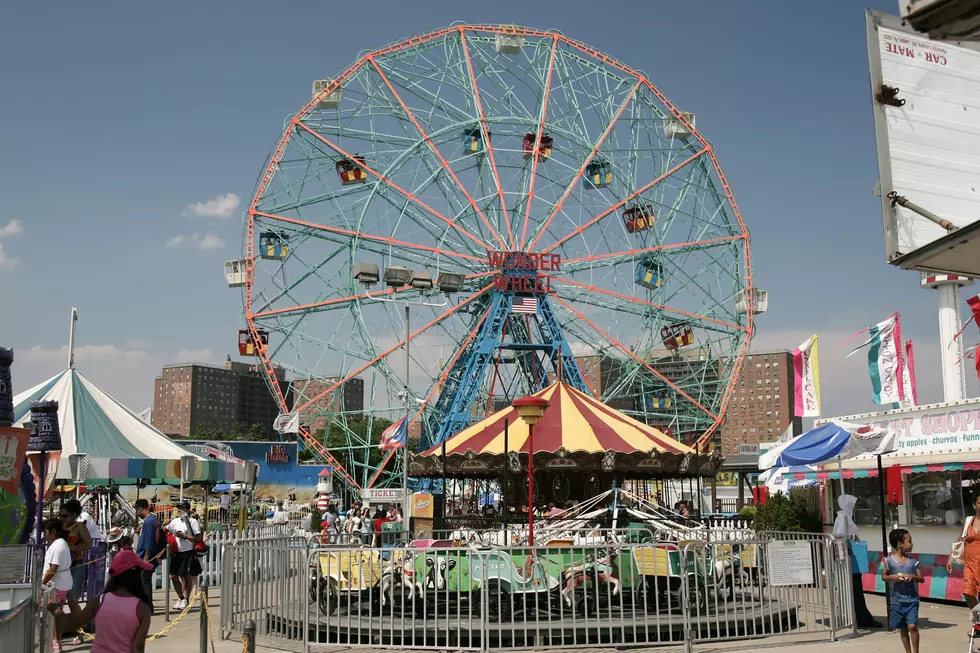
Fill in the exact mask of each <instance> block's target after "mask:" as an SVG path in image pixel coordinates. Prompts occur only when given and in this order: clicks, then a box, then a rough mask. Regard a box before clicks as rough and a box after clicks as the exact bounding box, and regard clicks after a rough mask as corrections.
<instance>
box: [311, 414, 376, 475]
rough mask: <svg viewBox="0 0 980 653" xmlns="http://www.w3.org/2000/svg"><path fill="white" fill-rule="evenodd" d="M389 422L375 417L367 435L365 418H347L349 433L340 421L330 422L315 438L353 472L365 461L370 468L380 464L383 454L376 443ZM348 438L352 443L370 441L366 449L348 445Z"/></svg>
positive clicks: (345, 467)
mask: <svg viewBox="0 0 980 653" xmlns="http://www.w3.org/2000/svg"><path fill="white" fill-rule="evenodd" d="M391 424H392V423H391V421H390V420H387V419H384V418H381V417H375V418H374V420H373V421H372V424H371V434H370V436H369V435H368V420H367V419H363V418H354V419H349V420H347V429H349V430H350V433H351V434H350V435H348V434H347V432H346V431H345V430H344V426H343V425H342V424H341V423H339V422H332V423H330V424H329V425H328V426H327V428H325V429H320V430H319V431H317V432H316V438H317V439H318V440H320V442H322V443H323V446H324V447H326V448H327V450H328V451H329V452H330V453H331V454H333V456H334V457H335V458H336V459H337V460H338V461H339V462H340V464H341V465H343V466H344V469H346V470H347V471H349V472H354V471H355V470H358V469H361V468H362V467H363V466H364V464H365V462H367V464H368V465H369V466H370V467H372V468H375V467H377V466H378V465H380V464H381V461H382V460H383V459H384V455H385V454H384V452H383V451H381V449H379V448H378V443H380V442H381V433H382V432H383V431H384V430H385V429H386V428H388V427H389V426H391ZM348 439H349V441H350V442H352V443H354V442H364V441H367V442H368V443H370V446H369V447H368V450H367V451H365V450H364V449H363V448H362V447H363V445H362V447H358V448H356V449H355V448H352V447H351V446H350V445H348ZM365 455H366V456H367V461H365Z"/></svg>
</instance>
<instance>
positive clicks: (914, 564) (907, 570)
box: [881, 528, 923, 653]
mask: <svg viewBox="0 0 980 653" xmlns="http://www.w3.org/2000/svg"><path fill="white" fill-rule="evenodd" d="M888 543H889V544H891V547H892V554H891V555H890V556H888V557H887V558H885V565H884V567H882V569H881V580H883V581H885V582H886V583H891V588H890V590H891V591H890V597H891V600H890V602H889V605H888V621H889V622H890V624H891V627H892V628H898V629H900V632H901V635H902V644H904V645H905V653H919V588H918V587H917V586H916V584H917V583H921V582H922V581H923V578H922V574H921V573H920V571H919V561H918V560H913V559H912V558H910V557H909V554H910V553H911V552H912V536H911V535H909V532H908V531H907V530H905V529H904V528H896V529H895V530H893V531H892V532H891V533H889V534H888Z"/></svg>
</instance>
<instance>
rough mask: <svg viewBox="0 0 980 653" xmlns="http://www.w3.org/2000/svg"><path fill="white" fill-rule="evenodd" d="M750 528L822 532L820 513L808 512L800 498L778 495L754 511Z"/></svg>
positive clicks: (804, 502) (757, 529)
mask: <svg viewBox="0 0 980 653" xmlns="http://www.w3.org/2000/svg"><path fill="white" fill-rule="evenodd" d="M752 527H753V528H754V529H755V530H756V531H781V532H785V531H789V532H804V533H819V532H821V531H822V530H823V525H822V524H821V523H820V513H818V512H815V511H812V510H809V509H808V508H807V505H806V501H805V500H804V499H803V497H801V496H794V497H787V496H785V495H784V494H783V493H781V492H780V493H778V494H776V495H774V496H771V497H769V500H768V501H766V503H765V504H764V505H761V506H759V507H758V508H757V509H756V515H755V520H754V521H753V522H752Z"/></svg>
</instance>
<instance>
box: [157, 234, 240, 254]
mask: <svg viewBox="0 0 980 653" xmlns="http://www.w3.org/2000/svg"><path fill="white" fill-rule="evenodd" d="M224 246H225V241H224V240H222V239H221V236H219V235H218V234H215V233H206V234H204V235H203V236H202V235H201V234H190V235H188V236H174V237H173V238H171V239H170V240H168V241H167V242H166V243H165V244H164V247H165V248H167V249H176V248H178V247H196V248H197V249H199V250H201V251H205V252H206V251H209V250H213V249H222V248H224Z"/></svg>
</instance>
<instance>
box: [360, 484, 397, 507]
mask: <svg viewBox="0 0 980 653" xmlns="http://www.w3.org/2000/svg"><path fill="white" fill-rule="evenodd" d="M361 498H362V499H364V500H365V501H379V502H385V501H387V502H390V503H397V502H400V501H402V500H403V499H404V498H405V491H404V490H403V489H402V488H400V487H382V488H378V487H369V488H365V489H363V490H361Z"/></svg>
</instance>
